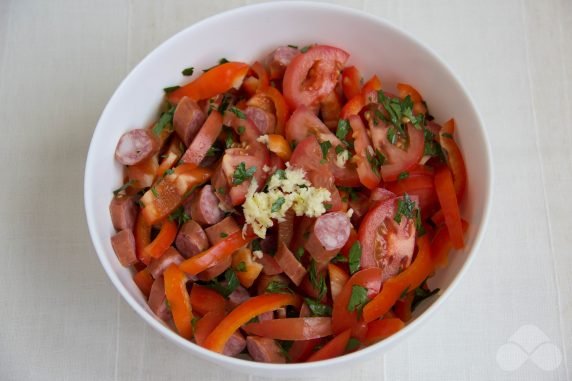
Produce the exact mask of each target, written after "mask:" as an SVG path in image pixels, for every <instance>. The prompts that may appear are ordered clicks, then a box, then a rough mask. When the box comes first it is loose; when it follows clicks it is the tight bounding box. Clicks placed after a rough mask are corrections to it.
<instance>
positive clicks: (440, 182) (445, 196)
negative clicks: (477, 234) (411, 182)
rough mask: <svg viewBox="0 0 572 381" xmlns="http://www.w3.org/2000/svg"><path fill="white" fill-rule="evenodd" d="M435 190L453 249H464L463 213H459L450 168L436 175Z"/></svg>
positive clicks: (443, 169) (441, 170)
mask: <svg viewBox="0 0 572 381" xmlns="http://www.w3.org/2000/svg"><path fill="white" fill-rule="evenodd" d="M435 190H436V191H437V197H438V198H439V204H441V209H442V210H443V216H444V217H445V225H446V226H447V229H448V230H449V235H450V237H451V242H453V247H455V248H456V249H462V248H463V247H464V246H465V242H464V240H463V225H462V223H461V212H460V211H459V204H458V203H457V195H456V194H455V186H454V185H453V178H452V176H451V171H450V170H449V168H447V167H443V168H440V169H439V170H438V171H437V173H436V174H435Z"/></svg>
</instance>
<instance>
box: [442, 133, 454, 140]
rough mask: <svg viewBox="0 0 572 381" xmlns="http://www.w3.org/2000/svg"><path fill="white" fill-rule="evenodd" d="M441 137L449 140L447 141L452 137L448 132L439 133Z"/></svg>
mask: <svg viewBox="0 0 572 381" xmlns="http://www.w3.org/2000/svg"><path fill="white" fill-rule="evenodd" d="M441 137H442V138H449V139H453V135H451V134H450V133H448V132H441Z"/></svg>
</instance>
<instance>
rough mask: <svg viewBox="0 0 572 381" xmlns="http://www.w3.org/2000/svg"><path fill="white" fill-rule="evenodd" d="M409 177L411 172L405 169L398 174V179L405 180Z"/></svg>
mask: <svg viewBox="0 0 572 381" xmlns="http://www.w3.org/2000/svg"><path fill="white" fill-rule="evenodd" d="M408 177H409V172H407V171H404V172H401V173H400V174H399V175H398V176H397V180H405V179H406V178H408Z"/></svg>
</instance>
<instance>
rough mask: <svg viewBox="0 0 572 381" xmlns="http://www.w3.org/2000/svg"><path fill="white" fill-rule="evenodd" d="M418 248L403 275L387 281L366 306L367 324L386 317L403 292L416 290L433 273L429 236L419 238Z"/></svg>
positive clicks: (364, 310)
mask: <svg viewBox="0 0 572 381" xmlns="http://www.w3.org/2000/svg"><path fill="white" fill-rule="evenodd" d="M417 247H418V248H419V251H418V252H417V256H416V257H415V260H414V261H413V263H412V264H411V265H410V266H409V267H408V268H406V269H405V270H403V271H402V272H401V273H399V274H397V275H396V276H394V277H392V278H389V279H388V280H386V281H385V283H384V284H383V288H382V289H381V292H380V293H379V294H378V295H377V296H376V297H375V298H373V300H372V301H370V302H369V303H368V304H366V305H365V307H364V309H363V319H364V320H365V321H366V322H371V321H373V320H376V319H379V318H380V317H382V316H383V315H385V314H386V313H387V312H388V311H389V310H390V309H391V307H393V305H394V304H395V302H397V300H398V299H399V298H400V297H401V295H402V294H403V292H407V290H414V289H416V288H417V287H419V285H420V284H421V283H423V281H424V280H425V279H427V277H428V276H429V275H430V274H431V273H432V272H433V269H434V265H433V260H432V258H431V247H430V243H429V238H428V237H427V236H422V237H419V238H418V239H417ZM362 271H363V270H362ZM356 274H358V273H356Z"/></svg>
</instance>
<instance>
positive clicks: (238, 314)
mask: <svg viewBox="0 0 572 381" xmlns="http://www.w3.org/2000/svg"><path fill="white" fill-rule="evenodd" d="M301 303H302V301H301V299H300V297H299V296H297V295H293V294H264V295H259V296H255V297H253V298H250V299H248V300H247V301H245V302H244V303H242V304H240V305H239V306H238V307H236V308H235V309H234V310H232V311H231V312H230V313H229V314H228V315H227V316H226V317H225V318H224V319H223V320H222V321H221V322H220V324H219V325H218V326H217V327H216V328H215V329H214V331H212V333H211V334H210V335H209V336H208V337H207V338H206V340H205V342H204V347H205V348H207V349H210V350H211V351H214V352H218V353H222V351H223V349H224V346H225V344H226V342H227V341H228V339H229V338H230V336H232V334H233V333H234V331H236V330H237V329H238V328H240V327H241V326H242V325H244V324H246V323H248V322H249V321H250V319H252V318H254V317H255V316H258V315H260V314H263V313H265V312H269V311H274V310H276V309H278V308H280V307H284V306H288V305H291V306H295V307H299V306H300V304H301Z"/></svg>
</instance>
